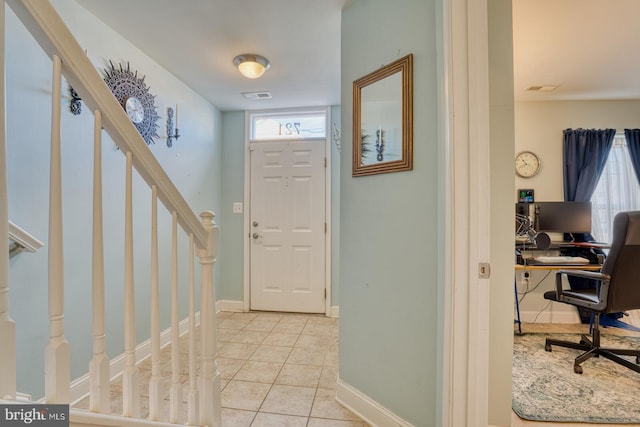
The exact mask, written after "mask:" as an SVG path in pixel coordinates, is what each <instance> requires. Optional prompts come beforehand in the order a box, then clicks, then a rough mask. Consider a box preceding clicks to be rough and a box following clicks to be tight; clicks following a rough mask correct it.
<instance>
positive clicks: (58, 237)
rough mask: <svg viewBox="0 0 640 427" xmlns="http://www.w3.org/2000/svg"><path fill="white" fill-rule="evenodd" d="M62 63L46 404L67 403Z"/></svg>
mask: <svg viewBox="0 0 640 427" xmlns="http://www.w3.org/2000/svg"><path fill="white" fill-rule="evenodd" d="M61 86H62V61H61V60H60V58H59V57H58V56H56V55H54V56H53V82H52V93H51V100H52V105H51V167H50V171H49V174H50V180H49V343H48V344H47V348H46V349H45V359H44V375H45V398H46V401H47V402H48V403H69V399H70V396H71V392H70V389H71V388H70V362H69V343H68V342H67V340H66V339H65V337H64V273H63V255H62V247H63V244H62V165H61V150H60V111H61V104H60V99H61V98H62V95H61Z"/></svg>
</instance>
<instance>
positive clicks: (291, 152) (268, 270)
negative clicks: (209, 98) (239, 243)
mask: <svg viewBox="0 0 640 427" xmlns="http://www.w3.org/2000/svg"><path fill="white" fill-rule="evenodd" d="M324 144H325V141H324V140H311V141H310V140H305V141H279V142H252V143H251V144H250V156H251V190H250V191H251V214H250V218H251V219H250V233H249V239H250V247H251V249H250V264H251V267H250V288H251V304H250V306H251V309H252V310H269V311H290V312H304V313H324V311H325V221H326V219H325V146H324Z"/></svg>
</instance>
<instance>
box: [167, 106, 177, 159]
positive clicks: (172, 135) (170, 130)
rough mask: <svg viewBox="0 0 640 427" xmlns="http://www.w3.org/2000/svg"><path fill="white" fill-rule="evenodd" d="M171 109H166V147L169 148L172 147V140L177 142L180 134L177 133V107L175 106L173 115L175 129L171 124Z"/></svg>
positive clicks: (172, 111)
mask: <svg viewBox="0 0 640 427" xmlns="http://www.w3.org/2000/svg"><path fill="white" fill-rule="evenodd" d="M173 113H174V110H173V108H171V107H169V108H167V147H169V148H171V147H172V146H173V140H174V139H175V140H176V142H178V138H180V134H179V133H178V106H177V105H176V109H175V115H176V121H175V128H174V124H173Z"/></svg>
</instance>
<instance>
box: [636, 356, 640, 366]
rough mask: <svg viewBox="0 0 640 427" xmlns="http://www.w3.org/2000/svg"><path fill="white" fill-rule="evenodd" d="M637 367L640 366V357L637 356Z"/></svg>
mask: <svg viewBox="0 0 640 427" xmlns="http://www.w3.org/2000/svg"><path fill="white" fill-rule="evenodd" d="M636 365H640V356H636Z"/></svg>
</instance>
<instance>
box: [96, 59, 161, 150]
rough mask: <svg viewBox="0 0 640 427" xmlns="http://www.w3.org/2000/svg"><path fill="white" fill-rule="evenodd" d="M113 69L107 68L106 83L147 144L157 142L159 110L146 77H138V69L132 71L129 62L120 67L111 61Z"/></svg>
mask: <svg viewBox="0 0 640 427" xmlns="http://www.w3.org/2000/svg"><path fill="white" fill-rule="evenodd" d="M109 64H110V65H111V69H109V70H107V69H105V70H104V72H105V74H106V77H105V78H104V81H105V83H106V84H107V86H109V89H111V92H113V95H114V96H115V97H116V99H117V100H118V102H119V103H120V105H122V108H123V109H124V110H125V111H126V113H127V115H128V116H129V119H131V122H133V124H134V125H135V127H136V128H137V129H138V132H140V135H141V136H142V139H144V141H145V142H146V143H147V145H149V144H152V143H155V141H154V139H155V138H158V137H159V136H158V133H157V131H158V123H157V122H158V119H159V118H160V116H158V112H157V111H156V106H155V104H154V98H155V96H154V95H151V93H149V88H148V87H147V85H146V83H145V82H144V77H145V76H142V77H140V78H139V77H138V72H137V71H131V69H130V68H129V63H128V62H127V66H126V68H124V67H123V66H122V64H120V65H119V66H118V67H116V66H115V65H113V62H111V61H109Z"/></svg>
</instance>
